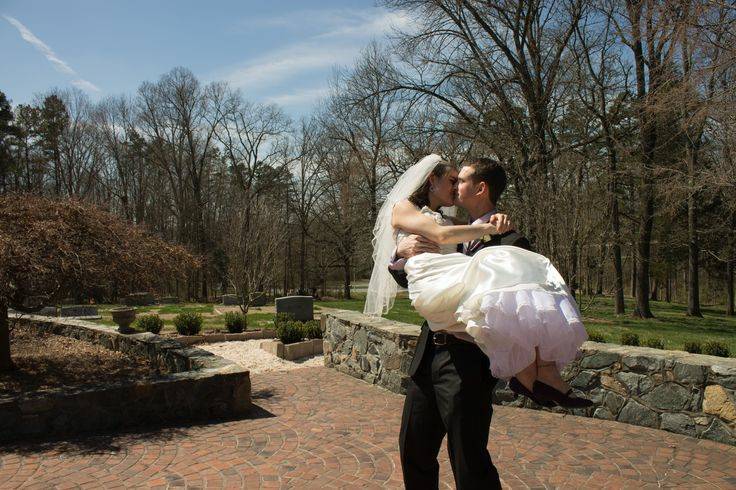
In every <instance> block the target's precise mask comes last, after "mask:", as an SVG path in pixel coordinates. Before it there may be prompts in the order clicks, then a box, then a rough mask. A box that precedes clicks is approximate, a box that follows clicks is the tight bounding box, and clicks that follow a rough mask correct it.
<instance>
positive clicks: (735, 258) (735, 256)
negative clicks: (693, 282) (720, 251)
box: [726, 213, 736, 316]
mask: <svg viewBox="0 0 736 490" xmlns="http://www.w3.org/2000/svg"><path fill="white" fill-rule="evenodd" d="M734 228H736V213H734V214H732V215H731V232H730V233H729V234H730V235H731V240H730V241H731V246H730V247H729V248H730V250H729V252H730V255H729V256H728V262H727V266H726V290H727V294H728V304H727V305H726V315H728V316H734V297H733V295H734V291H733V267H734V263H736V231H734Z"/></svg>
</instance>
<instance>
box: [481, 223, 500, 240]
mask: <svg viewBox="0 0 736 490" xmlns="http://www.w3.org/2000/svg"><path fill="white" fill-rule="evenodd" d="M481 226H482V227H483V232H484V233H483V236H482V237H481V239H482V240H488V239H489V238H490V237H488V235H498V234H499V232H498V227H497V226H496V225H494V224H491V223H483V224H482V225H481Z"/></svg>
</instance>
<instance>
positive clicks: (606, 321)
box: [317, 296, 736, 357]
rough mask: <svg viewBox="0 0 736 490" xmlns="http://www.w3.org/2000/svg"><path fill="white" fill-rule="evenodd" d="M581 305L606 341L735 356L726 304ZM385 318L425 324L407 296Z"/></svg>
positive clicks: (733, 325)
mask: <svg viewBox="0 0 736 490" xmlns="http://www.w3.org/2000/svg"><path fill="white" fill-rule="evenodd" d="M364 301H365V300H364V299H362V298H358V299H352V300H339V301H320V302H317V304H319V305H323V306H325V307H329V308H340V309H343V310H354V311H362V309H363V303H364ZM579 306H580V310H581V313H582V314H583V321H584V322H585V327H586V328H587V330H588V332H590V333H597V334H600V335H602V336H603V337H604V339H605V341H606V342H610V343H616V344H618V343H620V340H621V334H622V333H635V334H637V335H638V336H639V337H640V339H641V340H642V342H643V341H644V340H645V339H647V338H656V339H661V340H663V341H664V345H665V348H666V349H670V350H682V348H683V345H684V344H685V342H700V343H704V342H707V341H719V342H722V343H724V344H725V345H726V346H727V347H728V350H729V351H730V352H731V356H732V357H736V317H727V316H726V312H725V308H724V307H711V306H706V307H703V308H702V312H703V318H694V317H688V316H686V315H685V312H686V311H687V307H686V306H685V305H682V304H678V303H665V302H664V301H653V302H652V303H651V307H652V313H654V315H655V318H653V319H648V320H641V319H638V318H633V317H632V316H631V312H632V311H633V310H634V305H633V300H632V299H630V298H626V314H625V315H622V316H616V315H615V314H614V313H613V312H614V306H613V298H610V297H601V296H598V297H582V298H579ZM386 318H389V319H391V320H397V321H401V322H406V323H413V324H415V325H421V324H422V321H423V320H422V318H421V317H420V316H419V315H418V314H417V313H416V312H415V311H414V310H413V309H412V308H411V305H410V303H409V300H408V299H407V298H401V297H399V298H397V299H396V303H395V304H394V307H393V309H392V310H391V311H390V312H389V313H388V314H387V315H386Z"/></svg>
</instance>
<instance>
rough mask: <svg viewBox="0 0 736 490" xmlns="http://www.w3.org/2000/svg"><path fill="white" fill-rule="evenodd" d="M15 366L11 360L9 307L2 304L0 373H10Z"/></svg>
mask: <svg viewBox="0 0 736 490" xmlns="http://www.w3.org/2000/svg"><path fill="white" fill-rule="evenodd" d="M14 367H15V366H14V365H13V361H12V360H11V359H10V321H9V320H8V305H6V304H5V303H0V373H2V372H8V371H10V370H12V369H13V368H14Z"/></svg>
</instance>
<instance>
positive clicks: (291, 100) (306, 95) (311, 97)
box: [266, 87, 329, 106]
mask: <svg viewBox="0 0 736 490" xmlns="http://www.w3.org/2000/svg"><path fill="white" fill-rule="evenodd" d="M328 92H329V88H327V87H319V88H308V89H299V90H295V91H293V92H289V93H285V94H279V95H273V96H270V97H267V98H266V102H272V103H274V104H278V105H282V106H304V105H309V104H312V103H314V102H316V101H318V100H319V99H321V98H322V97H324V96H326V95H327V94H328Z"/></svg>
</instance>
